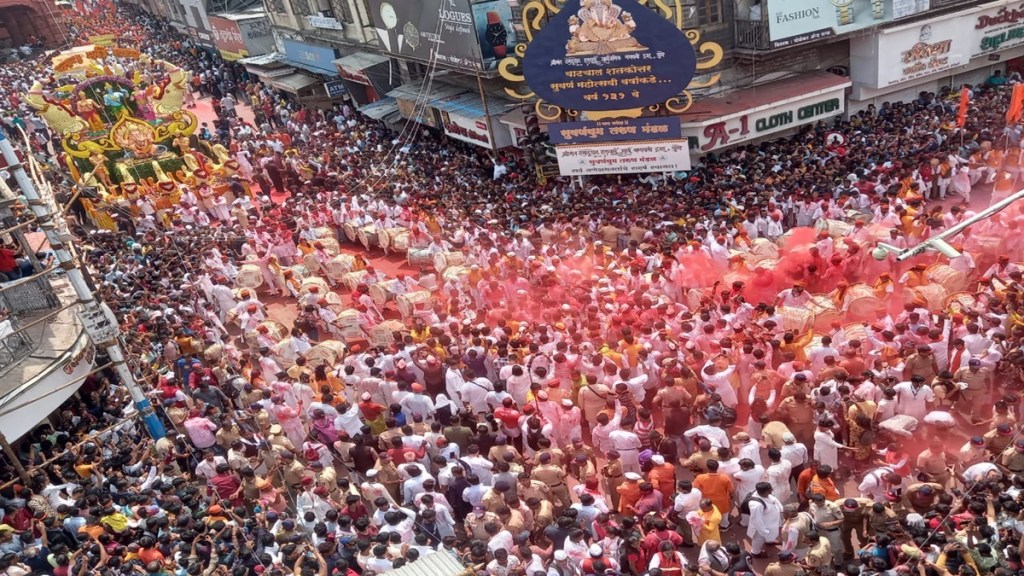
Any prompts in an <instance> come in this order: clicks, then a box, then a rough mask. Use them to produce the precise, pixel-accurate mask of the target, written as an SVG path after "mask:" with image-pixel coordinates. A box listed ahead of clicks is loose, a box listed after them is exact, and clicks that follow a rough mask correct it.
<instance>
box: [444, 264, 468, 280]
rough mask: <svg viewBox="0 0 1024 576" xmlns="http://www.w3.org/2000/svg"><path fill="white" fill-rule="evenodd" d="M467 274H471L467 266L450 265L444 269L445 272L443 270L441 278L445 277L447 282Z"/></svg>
mask: <svg viewBox="0 0 1024 576" xmlns="http://www.w3.org/2000/svg"><path fill="white" fill-rule="evenodd" d="M467 275H469V268H466V267H465V266H449V267H447V268H445V269H444V272H441V278H443V279H444V281H445V282H447V281H449V280H458V279H461V278H463V277H465V276H467Z"/></svg>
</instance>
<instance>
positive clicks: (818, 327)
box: [807, 294, 839, 333]
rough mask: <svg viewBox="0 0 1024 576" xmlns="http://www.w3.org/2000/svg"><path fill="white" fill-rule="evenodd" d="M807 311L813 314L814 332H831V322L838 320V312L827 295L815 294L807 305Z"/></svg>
mask: <svg viewBox="0 0 1024 576" xmlns="http://www.w3.org/2000/svg"><path fill="white" fill-rule="evenodd" d="M807 308H808V310H810V311H811V313H812V314H814V331H815V332H822V333H825V332H831V331H832V322H834V321H836V320H838V319H839V310H837V309H836V304H835V302H833V301H832V297H831V296H829V295H827V294H815V295H814V296H811V301H810V302H808V303H807Z"/></svg>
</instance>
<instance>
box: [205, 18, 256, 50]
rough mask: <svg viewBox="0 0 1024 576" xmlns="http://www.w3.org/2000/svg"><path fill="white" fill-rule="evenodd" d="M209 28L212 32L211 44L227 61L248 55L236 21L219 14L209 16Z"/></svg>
mask: <svg viewBox="0 0 1024 576" xmlns="http://www.w3.org/2000/svg"><path fill="white" fill-rule="evenodd" d="M210 28H211V32H212V33H213V44H214V46H216V47H217V50H219V51H220V54H221V56H222V57H223V58H224V59H225V60H228V61H233V60H238V59H239V58H245V57H247V56H250V54H249V52H248V51H247V50H246V49H245V41H244V40H242V32H241V30H239V29H238V22H237V21H235V20H230V19H228V18H222V17H220V16H210Z"/></svg>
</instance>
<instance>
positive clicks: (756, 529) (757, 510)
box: [747, 494, 782, 542]
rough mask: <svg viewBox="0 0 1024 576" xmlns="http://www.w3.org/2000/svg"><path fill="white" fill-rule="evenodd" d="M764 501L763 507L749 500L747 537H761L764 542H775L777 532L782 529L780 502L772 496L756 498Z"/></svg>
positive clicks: (777, 535)
mask: <svg viewBox="0 0 1024 576" xmlns="http://www.w3.org/2000/svg"><path fill="white" fill-rule="evenodd" d="M757 498H759V499H761V500H762V501H764V505H761V503H760V502H757V501H755V500H753V499H751V500H750V524H749V525H748V526H747V537H749V538H753V537H754V536H761V537H762V538H764V541H765V542H775V541H776V540H778V539H779V531H780V529H781V528H782V502H780V501H779V499H778V498H776V497H775V495H774V494H769V495H768V496H757Z"/></svg>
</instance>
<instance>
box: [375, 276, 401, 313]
mask: <svg viewBox="0 0 1024 576" xmlns="http://www.w3.org/2000/svg"><path fill="white" fill-rule="evenodd" d="M401 282H402V281H401V280H399V279H397V278H392V279H391V280H385V281H383V282H377V283H376V284H371V285H370V298H373V302H374V304H376V305H377V306H379V307H381V308H383V307H384V305H385V304H387V303H388V302H390V301H391V300H394V299H395V287H396V286H397V285H398V284H401Z"/></svg>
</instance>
